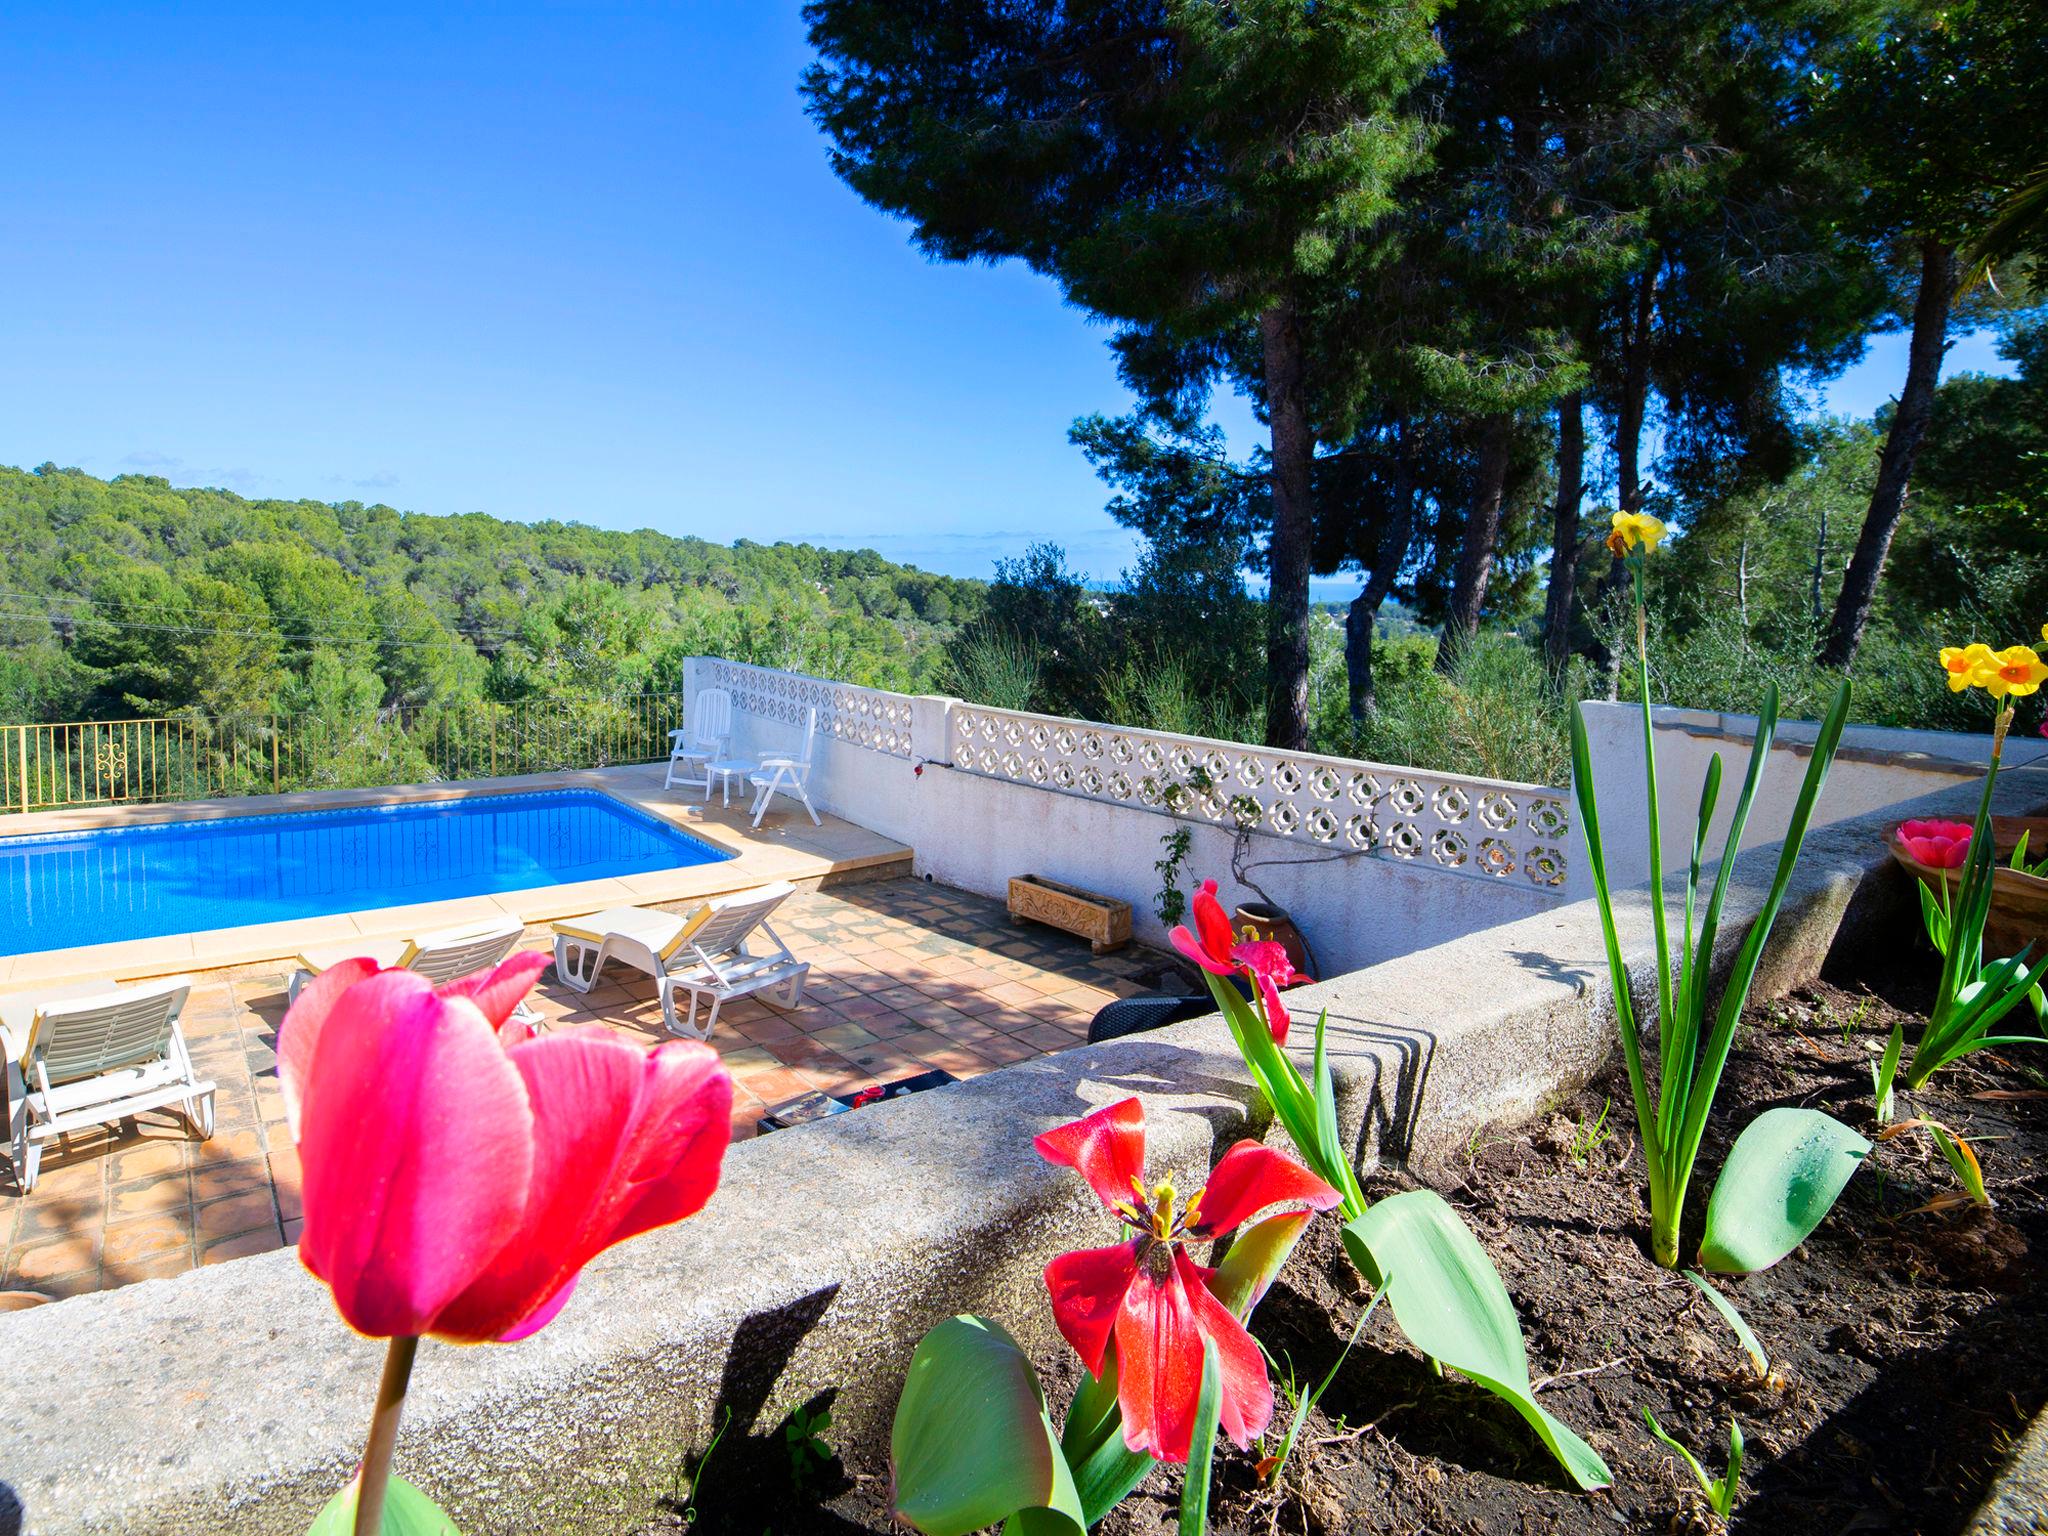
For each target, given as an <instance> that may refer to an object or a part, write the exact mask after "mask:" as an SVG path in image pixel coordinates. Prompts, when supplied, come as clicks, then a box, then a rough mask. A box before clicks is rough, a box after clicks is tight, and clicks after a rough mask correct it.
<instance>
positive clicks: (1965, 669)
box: [1941, 645, 1997, 693]
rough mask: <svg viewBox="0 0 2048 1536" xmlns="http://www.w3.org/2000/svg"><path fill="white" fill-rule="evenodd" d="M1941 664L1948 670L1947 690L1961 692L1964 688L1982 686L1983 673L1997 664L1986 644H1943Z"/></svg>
mask: <svg viewBox="0 0 2048 1536" xmlns="http://www.w3.org/2000/svg"><path fill="white" fill-rule="evenodd" d="M1941 664H1942V666H1943V668H1944V669H1946V671H1947V672H1948V691H1949V692H1950V693H1961V692H1962V691H1963V690H1964V689H1965V688H1973V687H1975V688H1981V687H1983V686H1984V678H1983V674H1984V672H1985V671H1986V670H1987V669H1988V668H1990V667H1994V666H1996V665H1997V658H1996V657H1994V656H1993V655H1992V654H1991V647H1990V646H1988V645H1944V646H1943V647H1942V648H1941Z"/></svg>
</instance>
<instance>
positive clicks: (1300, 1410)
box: [1266, 1280, 1387, 1487]
mask: <svg viewBox="0 0 2048 1536" xmlns="http://www.w3.org/2000/svg"><path fill="white" fill-rule="evenodd" d="M1386 1296H1387V1282H1386V1281H1384V1280H1382V1281H1381V1282H1380V1283H1379V1286H1378V1288H1377V1289H1375V1290H1374V1291H1373V1293H1372V1300H1370V1301H1368V1302H1367V1303H1366V1304H1365V1310H1364V1311H1363V1312H1361V1313H1359V1314H1358V1321H1357V1322H1356V1323H1354V1324H1352V1327H1351V1337H1350V1338H1348V1339H1346V1340H1345V1341H1344V1347H1343V1348H1342V1349H1340V1350H1339V1351H1337V1358H1336V1359H1335V1360H1333V1361H1332V1362H1331V1363H1330V1368H1329V1370H1328V1371H1326V1372H1324V1374H1323V1379H1322V1380H1321V1381H1320V1382H1318V1383H1317V1384H1316V1385H1315V1386H1314V1387H1312V1388H1310V1389H1309V1390H1307V1391H1304V1392H1302V1393H1301V1394H1300V1395H1299V1396H1298V1397H1296V1398H1295V1400H1294V1413H1293V1416H1292V1417H1290V1418H1289V1419H1288V1421H1287V1434H1286V1436H1285V1438H1283V1439H1282V1440H1281V1442H1280V1450H1279V1453H1278V1454H1277V1455H1276V1456H1274V1458H1273V1467H1272V1471H1271V1472H1270V1473H1269V1474H1267V1478H1266V1481H1267V1485H1268V1486H1269V1487H1271V1486H1277V1485H1278V1483H1279V1481H1280V1473H1281V1471H1282V1470H1283V1469H1284V1468H1285V1467H1286V1466H1287V1458H1288V1457H1289V1456H1291V1455H1292V1454H1293V1453H1294V1442H1295V1441H1296V1440H1297V1439H1299V1438H1300V1437H1301V1426H1302V1425H1303V1424H1305V1423H1306V1422H1307V1421H1308V1411H1309V1409H1311V1408H1313V1407H1315V1405H1316V1404H1317V1403H1318V1402H1320V1401H1322V1397H1323V1394H1324V1393H1325V1392H1327V1391H1329V1390H1330V1383H1331V1382H1333V1381H1335V1380H1336V1379H1337V1373H1338V1372H1339V1371H1341V1370H1342V1369H1344V1362H1345V1361H1346V1360H1348V1359H1350V1358H1351V1348H1352V1346H1353V1345H1355V1344H1356V1343H1357V1342H1358V1340H1359V1336H1360V1335H1361V1334H1363V1333H1364V1332H1365V1325H1366V1324H1367V1323H1369V1322H1371V1321H1372V1315H1373V1313H1375V1312H1377V1311H1378V1310H1379V1307H1380V1303H1381V1302H1382V1301H1384V1300H1386Z"/></svg>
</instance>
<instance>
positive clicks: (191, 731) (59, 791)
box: [0, 693, 683, 813]
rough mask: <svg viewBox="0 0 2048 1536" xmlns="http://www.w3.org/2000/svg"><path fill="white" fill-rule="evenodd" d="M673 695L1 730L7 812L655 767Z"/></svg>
mask: <svg viewBox="0 0 2048 1536" xmlns="http://www.w3.org/2000/svg"><path fill="white" fill-rule="evenodd" d="M682 723H683V698H682V695H681V694H677V693H649V694H637V695H632V696H628V697H625V698H610V699H605V698H571V699H542V700H530V701H527V702H525V703H520V704H483V703H471V704H463V705H454V706H443V705H426V706H416V707H406V708H395V709H387V710H380V711H378V712H377V713H376V714H374V715H367V716H358V717H351V718H335V717H329V716H323V715H254V714H251V715H189V716H186V715H172V716H163V717H159V718H156V719H149V720H81V721H71V722H66V723H63V724H54V725H5V726H0V810H5V811H11V812H16V813H19V812H24V811H49V810H60V809H63V808H65V807H68V806H85V805H117V804H121V803H124V802H125V803H144V802H149V801H165V800H206V799H214V798H217V797H220V796H225V795H263V794H281V793H283V792H285V791H287V790H301V789H360V788H367V787H371V786H375V785H383V784H414V783H421V782H433V781H436V780H441V779H482V778H499V777H505V776H509V775H514V774H526V773H553V772H562V771H566V770H568V769H572V768H604V767H609V766H611V765H613V764H617V763H648V762H656V761H659V760H660V759H662V758H665V757H666V756H667V755H668V733H669V732H670V731H671V730H672V729H674V728H676V727H677V726H680V725H681V724H682Z"/></svg>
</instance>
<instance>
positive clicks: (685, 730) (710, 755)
mask: <svg viewBox="0 0 2048 1536" xmlns="http://www.w3.org/2000/svg"><path fill="white" fill-rule="evenodd" d="M731 740H732V695H731V694H729V693H727V692H726V691H725V690H724V689H723V688H701V689H699V690H698V692H697V697H695V698H694V699H692V700H690V714H689V718H688V719H686V720H685V721H684V722H683V724H682V726H681V728H679V729H677V730H673V731H670V732H669V733H668V775H667V777H666V778H664V779H663V780H662V781H661V787H662V788H663V789H674V788H676V787H677V786H678V785H680V786H681V787H683V788H684V789H702V790H703V791H704V795H705V798H706V799H709V798H710V796H711V769H710V765H711V764H712V763H713V762H715V761H716V760H717V759H719V758H721V757H723V756H725V745H726V743H727V742H729V741H731Z"/></svg>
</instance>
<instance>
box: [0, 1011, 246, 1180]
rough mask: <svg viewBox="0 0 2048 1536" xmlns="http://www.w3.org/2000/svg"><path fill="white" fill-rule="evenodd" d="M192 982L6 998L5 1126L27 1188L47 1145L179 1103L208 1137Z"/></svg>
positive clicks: (208, 1088) (209, 1089) (207, 1096)
mask: <svg viewBox="0 0 2048 1536" xmlns="http://www.w3.org/2000/svg"><path fill="white" fill-rule="evenodd" d="M191 989H192V982H191V979H190V978H189V977H185V976H172V977H169V978H167V979H165V980H162V981H152V982H145V983H144V984H143V985H141V986H136V987H111V986H107V985H105V984H104V983H96V982H95V983H86V984H83V985H72V986H65V987H51V988H47V989H44V990H41V991H37V992H22V993H16V994H15V995H13V996H11V997H0V1045H4V1047H5V1049H6V1053H7V1131H8V1139H9V1141H10V1142H11V1144H12V1150H13V1154H14V1177H15V1181H16V1182H17V1183H18V1184H19V1185H20V1187H21V1192H22V1193H23V1194H27V1193H28V1192H29V1191H30V1190H32V1189H34V1188H35V1185H36V1175H37V1172H38V1170H39V1169H40V1168H41V1166H42V1160H43V1145H44V1143H45V1142H48V1141H50V1140H52V1139H54V1138H56V1137H58V1136H62V1135H64V1134H65V1133H67V1132H69V1131H78V1130H84V1129H86V1128H87V1127H89V1126H96V1125H108V1124H111V1123H112V1122H114V1121H116V1120H121V1119H125V1118H126V1117H128V1116H129V1115H139V1114H141V1113H142V1112H143V1111H144V1110H150V1109H161V1108H163V1107H164V1106H165V1105H167V1104H177V1105H179V1106H180V1107H181V1108H183V1110H184V1111H185V1118H186V1119H187V1120H188V1121H190V1122H191V1124H192V1127H193V1128H194V1129H195V1130H196V1131H197V1132H198V1133H199V1138H200V1140H202V1141H204V1140H205V1139H206V1138H207V1137H209V1136H211V1135H212V1134H213V1092H214V1085H213V1084H212V1082H210V1081H207V1080H204V1079H202V1078H201V1077H200V1076H199V1074H198V1072H197V1071H196V1070H195V1069H194V1068H193V1065H192V1056H191V1053H190V1052H189V1051H187V1050H186V1049H185V1036H184V1032H183V1031H181V1030H180V1029H179V1028H178V1014H179V1012H180V1011H181V1010H182V1009H183V1008H184V1006H185V998H186V996H187V994H188V993H189V992H190V991H191Z"/></svg>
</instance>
